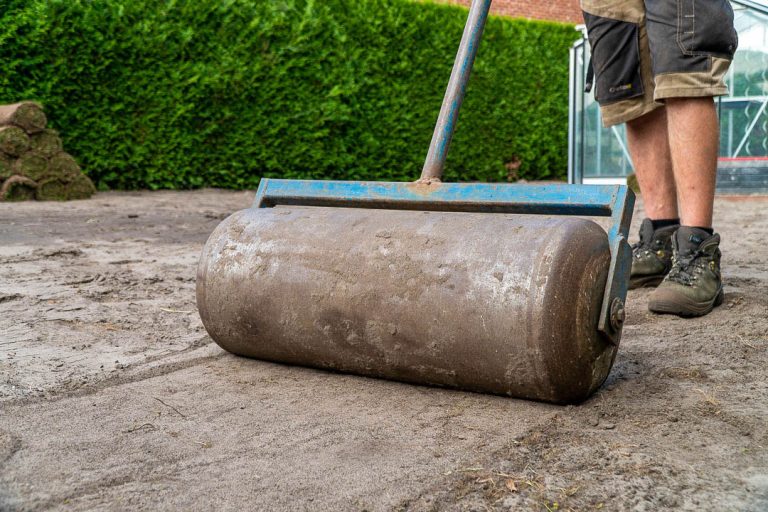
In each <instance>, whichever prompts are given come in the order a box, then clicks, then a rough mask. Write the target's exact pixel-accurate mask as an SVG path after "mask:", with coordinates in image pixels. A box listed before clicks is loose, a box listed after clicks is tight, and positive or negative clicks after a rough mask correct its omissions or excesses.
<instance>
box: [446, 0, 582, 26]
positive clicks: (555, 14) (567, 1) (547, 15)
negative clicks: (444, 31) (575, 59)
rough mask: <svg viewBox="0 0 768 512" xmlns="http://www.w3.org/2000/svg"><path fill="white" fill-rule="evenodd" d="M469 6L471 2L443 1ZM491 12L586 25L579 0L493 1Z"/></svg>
mask: <svg viewBox="0 0 768 512" xmlns="http://www.w3.org/2000/svg"><path fill="white" fill-rule="evenodd" d="M443 1H445V2H447V3H451V4H461V5H466V6H469V4H470V3H471V0H443ZM491 10H492V12H493V13H495V14H503V15H505V16H512V17H515V18H532V19H537V20H550V21H564V22H568V23H584V19H583V18H582V17H581V9H579V0H493V4H492V6H491Z"/></svg>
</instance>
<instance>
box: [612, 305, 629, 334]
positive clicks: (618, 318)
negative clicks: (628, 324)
mask: <svg viewBox="0 0 768 512" xmlns="http://www.w3.org/2000/svg"><path fill="white" fill-rule="evenodd" d="M626 318H627V313H626V311H624V302H623V301H622V300H621V299H619V298H616V299H613V302H612V303H611V327H613V329H614V330H616V331H618V330H619V329H621V326H622V325H624V320H626Z"/></svg>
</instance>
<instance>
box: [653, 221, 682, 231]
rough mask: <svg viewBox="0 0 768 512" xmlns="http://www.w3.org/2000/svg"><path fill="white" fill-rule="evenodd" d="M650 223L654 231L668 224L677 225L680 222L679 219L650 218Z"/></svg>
mask: <svg viewBox="0 0 768 512" xmlns="http://www.w3.org/2000/svg"><path fill="white" fill-rule="evenodd" d="M651 224H652V225H653V230H654V231H656V230H657V229H661V228H666V227H669V226H677V225H678V224H680V219H657V220H653V219H651Z"/></svg>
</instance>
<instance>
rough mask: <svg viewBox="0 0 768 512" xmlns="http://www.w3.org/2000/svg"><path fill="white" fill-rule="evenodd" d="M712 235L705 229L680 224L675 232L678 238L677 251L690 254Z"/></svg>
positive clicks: (684, 254) (683, 254)
mask: <svg viewBox="0 0 768 512" xmlns="http://www.w3.org/2000/svg"><path fill="white" fill-rule="evenodd" d="M711 236H712V235H710V234H709V233H707V232H706V231H704V230H703V229H699V228H691V227H688V226H680V228H679V229H678V230H677V232H676V233H675V238H676V239H677V252H678V253H679V254H680V256H689V255H691V254H693V253H694V252H695V251H696V250H697V249H698V248H699V246H701V244H702V243H703V242H704V241H705V240H706V239H707V238H709V237H711Z"/></svg>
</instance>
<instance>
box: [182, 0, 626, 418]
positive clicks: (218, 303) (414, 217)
mask: <svg viewBox="0 0 768 512" xmlns="http://www.w3.org/2000/svg"><path fill="white" fill-rule="evenodd" d="M490 6H491V0H473V1H472V5H471V7H470V11H469V16H468V19H467V24H466V27H465V29H464V34H463V36H462V40H461V43H460V45H459V51H458V53H457V55H456V61H455V64H454V67H453V72H452V73H451V78H450V80H449V82H448V88H447V89H446V94H445V98H444V99H443V106H442V108H441V110H440V114H439V116H438V121H437V125H436V126H435V131H434V134H433V137H432V142H431V144H430V147H429V151H428V153H427V158H426V161H425V162H424V167H423V169H422V173H421V178H420V179H419V180H418V181H416V182H414V183H379V182H340V181H301V180H274V179H262V180H261V183H260V185H259V190H258V191H257V193H256V199H255V201H254V205H253V207H252V208H250V209H248V210H243V211H240V212H237V213H235V214H234V215H232V216H231V217H229V218H228V219H226V220H225V221H224V222H223V223H222V224H221V225H220V226H219V227H218V228H217V229H216V230H215V231H214V233H213V234H212V235H211V237H210V238H209V240H208V243H207V244H206V245H205V248H204V250H203V254H202V257H201V259H200V264H199V267H198V274H197V304H198V309H199V310H200V315H201V317H202V319H203V323H204V324H205V327H206V329H207V330H208V333H209V334H210V335H211V337H212V338H213V339H214V340H215V341H216V342H217V343H218V344H219V345H221V346H222V347H223V348H225V349H226V350H229V351H231V352H234V353H235V354H240V355H243V356H248V357H255V358H259V359H265V360H269V361H276V362H281V363H288V364H296V365H304V366H313V367H316V368H326V369H332V370H337V371H342V372H353V373H357V374H361V375H369V376H376V377H386V378H390V379H397V380H402V381H407V382H416V383H423V384H434V385H441V386H451V387H456V388H462V389H467V390H473V391H482V392H488V393H496V394H501V395H508V396H515V397H519V398H531V399H536V400H545V401H550V402H555V403H574V402H578V401H581V400H583V399H585V398H586V397H588V396H589V395H590V393H592V392H593V391H594V390H595V389H597V388H598V387H599V386H600V384H602V382H603V381H604V380H605V378H606V377H607V375H608V373H609V371H610V369H611V365H612V364H613V359H614V357H615V355H616V351H617V349H618V345H619V340H620V339H621V331H622V326H623V322H624V299H625V298H626V293H627V281H628V277H629V269H630V262H631V250H630V248H629V245H628V244H627V242H626V236H627V231H628V229H629V224H630V221H631V217H632V207H633V204H634V196H633V194H632V192H631V191H628V190H627V188H626V187H625V186H583V185H580V186H579V185H535V186H515V185H510V184H488V183H463V184H456V183H442V181H441V177H442V174H443V170H444V168H445V162H446V155H447V153H448V148H449V146H450V142H451V138H452V136H453V132H454V130H455V128H456V123H457V120H458V113H459V108H460V107H461V103H462V100H463V98H464V92H465V90H466V86H467V82H468V80H469V75H470V71H471V69H472V64H473V62H474V59H475V55H476V53H477V49H478V46H479V44H480V38H481V36H482V32H483V27H484V26H485V22H486V19H487V16H488V11H489V9H490ZM575 215H578V216H610V217H611V228H610V229H609V231H608V232H607V233H606V232H604V231H603V230H602V229H601V228H600V227H598V226H597V225H596V224H595V223H593V222H592V221H589V220H585V219H580V218H575V217H566V216H575Z"/></svg>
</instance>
